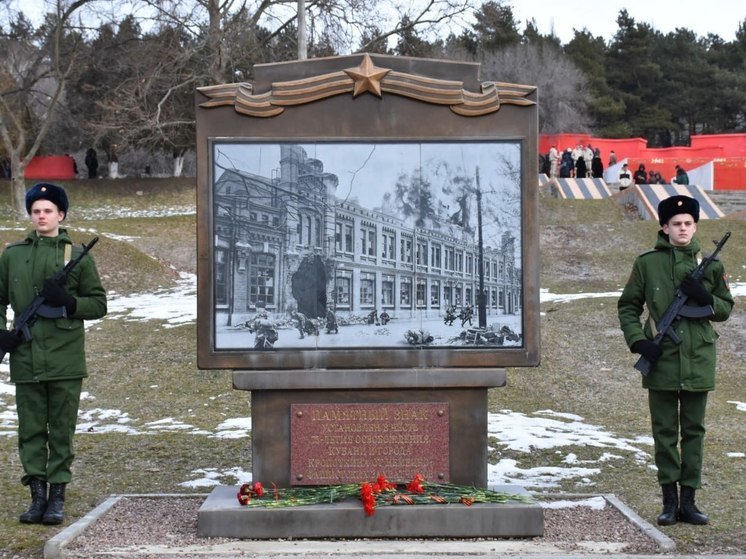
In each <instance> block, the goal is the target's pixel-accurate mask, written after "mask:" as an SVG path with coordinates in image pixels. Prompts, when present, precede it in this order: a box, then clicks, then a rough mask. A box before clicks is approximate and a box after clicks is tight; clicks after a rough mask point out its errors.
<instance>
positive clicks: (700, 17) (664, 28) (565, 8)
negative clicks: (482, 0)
mask: <svg viewBox="0 0 746 559" xmlns="http://www.w3.org/2000/svg"><path fill="white" fill-rule="evenodd" d="M509 3H510V5H511V6H512V7H513V15H514V16H515V19H516V21H518V24H519V25H518V27H519V30H521V31H523V29H524V28H525V26H526V21H527V20H530V19H532V18H533V19H535V20H536V26H537V28H538V30H539V32H540V33H542V34H544V35H546V34H548V33H549V32H550V31H552V30H554V34H555V35H557V36H558V37H559V38H560V40H561V41H562V43H563V44H564V43H567V42H568V41H570V40H571V39H572V37H573V34H574V32H573V29H578V30H582V29H583V28H587V29H588V30H589V31H590V32H591V34H592V35H593V36H594V37H595V36H598V35H600V36H602V37H603V38H604V39H606V40H607V41H608V40H610V39H611V38H612V37H613V36H614V33H616V31H617V28H618V27H617V24H616V19H617V16H618V15H619V11H620V10H622V9H626V10H627V13H629V15H630V16H631V17H632V18H634V20H635V21H636V22H638V23H648V24H650V25H651V26H652V27H653V28H655V29H657V30H658V31H660V32H662V33H668V32H670V31H674V30H675V29H676V28H678V27H685V28H687V29H690V30H692V31H694V32H695V33H696V34H697V35H699V36H700V37H705V36H706V35H707V34H708V33H715V34H717V35H720V36H721V37H722V38H723V39H725V40H726V41H732V40H734V39H735V38H736V30H737V29H738V24H739V22H742V21H743V20H744V18H746V2H743V1H742V0H708V1H706V2H701V1H694V0H654V1H651V0H593V1H591V2H581V3H563V2H556V1H551V2H550V1H548V0H513V1H511V2H509ZM580 14H583V15H580Z"/></svg>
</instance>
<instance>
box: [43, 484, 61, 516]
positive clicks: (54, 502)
mask: <svg viewBox="0 0 746 559" xmlns="http://www.w3.org/2000/svg"><path fill="white" fill-rule="evenodd" d="M64 508H65V484H64V483H52V484H50V485H49V502H48V503H47V510H46V512H45V513H44V518H42V519H41V522H42V524H62V518H63V509H64Z"/></svg>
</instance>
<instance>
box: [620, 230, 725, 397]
mask: <svg viewBox="0 0 746 559" xmlns="http://www.w3.org/2000/svg"><path fill="white" fill-rule="evenodd" d="M699 249H700V245H699V241H698V240H697V239H696V238H694V239H692V242H691V243H689V245H688V246H686V247H677V246H673V245H672V244H670V242H669V240H668V236H667V235H665V234H664V233H663V231H659V232H658V240H657V242H656V244H655V249H654V250H651V251H649V252H646V253H643V254H641V255H640V256H638V257H637V259H636V260H635V263H634V266H633V268H632V274H631V275H630V277H629V280H628V281H627V285H626V286H625V287H624V291H623V292H622V295H621V297H620V298H619V301H618V304H617V309H618V313H619V324H620V326H621V328H622V331H623V332H624V339H625V340H626V342H627V345H628V346H629V347H631V346H632V344H634V343H635V342H636V341H638V340H643V339H645V338H647V339H653V338H654V337H655V323H656V322H657V321H658V320H660V317H661V316H662V315H663V313H664V312H665V311H666V309H667V308H668V305H669V304H670V303H671V302H672V301H673V299H674V295H675V294H676V289H677V288H678V286H679V285H680V284H681V281H682V280H683V279H684V276H686V275H687V274H688V273H689V272H691V271H692V270H693V269H694V268H695V267H696V266H697V264H698V259H699V258H701V256H700V255H699ZM703 283H704V285H705V287H706V288H707V289H708V290H709V291H710V293H711V294H712V297H713V305H712V306H713V310H714V314H713V316H711V317H710V318H709V319H707V318H700V319H690V318H681V319H679V320H678V321H677V322H675V323H674V328H675V330H676V333H677V334H678V335H679V337H680V338H681V339H682V343H681V344H680V345H676V344H675V343H674V342H673V341H671V339H670V338H669V337H668V336H665V337H664V338H663V342H662V344H661V350H662V351H663V354H662V356H661V358H660V360H659V361H658V362H657V363H656V364H655V365H654V366H653V367H652V369H651V371H650V374H649V375H648V376H647V377H643V378H642V385H643V387H645V388H649V389H653V390H688V391H694V392H697V391H706V390H712V389H714V388H715V362H716V351H715V342H716V341H717V338H718V333H717V332H716V331H715V329H714V328H713V327H712V324H711V322H722V321H724V320H727V319H728V317H729V316H730V312H731V309H732V308H733V296H732V295H731V293H730V290H729V289H728V281H727V278H726V276H725V268H724V266H723V264H722V262H720V261H719V260H716V261H714V262H712V263H711V264H710V265H709V266H708V267H707V270H706V271H705V276H704V279H703ZM691 304H695V305H696V303H691ZM643 306H645V307H647V310H648V313H649V315H648V318H647V320H645V323H644V324H642V323H641V321H640V316H641V315H642V313H643Z"/></svg>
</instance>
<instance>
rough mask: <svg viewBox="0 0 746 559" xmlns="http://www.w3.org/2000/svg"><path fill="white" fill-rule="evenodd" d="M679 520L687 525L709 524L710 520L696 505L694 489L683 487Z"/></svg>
mask: <svg viewBox="0 0 746 559" xmlns="http://www.w3.org/2000/svg"><path fill="white" fill-rule="evenodd" d="M679 520H681V521H682V522H686V523H687V524H698V525H703V524H707V523H708V522H709V521H710V519H709V518H707V515H706V514H704V513H702V512H701V511H700V510H699V509H698V508H697V505H695V504H694V488H693V487H687V486H686V485H682V486H681V508H680V509H679Z"/></svg>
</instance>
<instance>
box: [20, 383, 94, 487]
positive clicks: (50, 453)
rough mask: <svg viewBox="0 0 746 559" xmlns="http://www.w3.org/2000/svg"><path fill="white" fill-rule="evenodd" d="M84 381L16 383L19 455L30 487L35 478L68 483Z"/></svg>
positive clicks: (25, 482) (25, 479)
mask: <svg viewBox="0 0 746 559" xmlns="http://www.w3.org/2000/svg"><path fill="white" fill-rule="evenodd" d="M82 387H83V379H72V380H58V381H48V382H33V383H18V384H16V406H17V412H18V452H19V454H20V457H21V464H22V465H23V470H24V472H25V475H24V476H23V478H22V479H21V483H23V484H24V485H28V483H29V481H30V480H31V478H32V477H36V478H39V479H42V480H45V481H47V482H48V483H69V482H70V479H71V478H72V472H71V471H70V467H71V465H72V462H73V458H74V457H75V455H74V453H73V435H75V425H76V424H77V421H78V406H79V404H80V391H81V389H82Z"/></svg>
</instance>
